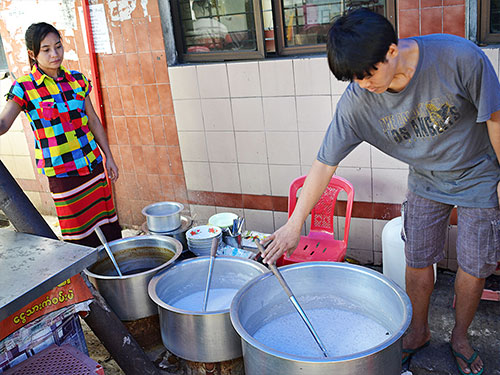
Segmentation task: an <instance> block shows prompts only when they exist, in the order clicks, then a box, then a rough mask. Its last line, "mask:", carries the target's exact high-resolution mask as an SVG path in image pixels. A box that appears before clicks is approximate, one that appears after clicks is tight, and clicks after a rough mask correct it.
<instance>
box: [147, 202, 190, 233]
mask: <svg viewBox="0 0 500 375" xmlns="http://www.w3.org/2000/svg"><path fill="white" fill-rule="evenodd" d="M183 209H184V205H183V204H181V203H177V202H158V203H153V204H150V205H149V206H146V207H144V208H143V209H142V214H143V215H144V216H146V222H147V224H148V229H149V230H150V231H152V232H156V233H164V232H170V231H173V230H176V229H177V228H179V227H180V226H181V225H182V220H181V211H182V210H183Z"/></svg>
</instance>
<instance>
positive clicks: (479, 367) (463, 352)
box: [450, 336, 484, 375]
mask: <svg viewBox="0 0 500 375" xmlns="http://www.w3.org/2000/svg"><path fill="white" fill-rule="evenodd" d="M455 341H456V342H454V340H453V336H452V341H451V342H450V347H451V351H452V353H453V356H454V357H455V361H456V362H457V367H458V370H459V371H460V373H461V374H463V375H467V374H475V375H480V374H482V373H483V371H484V368H483V361H482V360H481V358H480V357H479V355H478V354H477V352H476V351H475V350H474V349H472V347H471V346H470V344H469V342H468V341H467V340H465V341H460V342H459V341H458V340H455Z"/></svg>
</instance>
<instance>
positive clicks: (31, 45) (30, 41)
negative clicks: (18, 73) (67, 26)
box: [24, 22, 61, 67]
mask: <svg viewBox="0 0 500 375" xmlns="http://www.w3.org/2000/svg"><path fill="white" fill-rule="evenodd" d="M50 33H54V34H56V35H57V36H58V37H59V38H61V34H59V31H57V29H56V28H55V27H54V26H52V25H51V24H48V23H45V22H38V23H32V24H31V25H30V27H28V29H27V30H26V33H25V34H24V40H25V42H26V48H28V50H30V51H33V55H34V56H35V58H36V57H37V56H38V54H39V53H40V44H41V43H42V40H44V39H45V37H46V36H47V35H48V34H50ZM28 56H29V55H28ZM29 59H30V66H31V67H33V65H34V64H35V63H36V60H35V59H32V58H31V57H30V58H29Z"/></svg>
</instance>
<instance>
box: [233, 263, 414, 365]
mask: <svg viewBox="0 0 500 375" xmlns="http://www.w3.org/2000/svg"><path fill="white" fill-rule="evenodd" d="M280 271H281V272H282V274H283V277H284V278H285V280H286V281H287V282H288V284H289V285H290V288H291V289H292V291H293V292H294V294H295V296H296V298H297V300H298V301H299V303H300V304H301V305H302V307H303V308H304V310H305V312H306V314H308V315H309V318H310V319H311V322H312V323H313V326H314V327H315V329H316V331H317V333H318V336H319V337H320V339H321V336H322V332H323V333H324V332H325V331H329V330H330V328H334V327H331V326H328V324H330V323H325V322H326V320H324V321H322V320H321V319H316V320H313V319H312V318H314V317H315V316H314V314H313V313H318V312H320V314H324V316H325V317H326V316H327V313H328V311H336V312H335V314H337V312H340V310H342V311H343V312H342V313H343V314H344V313H345V314H350V316H357V317H358V319H360V318H361V320H360V323H361V322H363V321H364V320H363V319H364V318H365V317H366V318H367V319H369V320H370V321H373V322H377V324H379V325H380V326H381V327H383V328H382V329H384V331H385V330H386V332H384V331H382V333H381V335H380V336H377V340H378V341H376V342H377V343H378V344H376V346H373V347H368V348H365V349H364V350H362V351H359V352H352V353H348V354H346V353H344V354H343V355H341V356H339V355H336V353H337V354H338V353H340V352H341V351H342V350H345V348H348V347H349V346H347V345H346V343H347V342H348V340H350V341H351V342H354V343H355V344H356V345H357V343H358V341H356V340H358V339H361V340H363V339H364V337H365V334H366V335H370V334H372V332H371V331H370V330H367V331H366V332H365V331H363V329H361V332H358V333H360V336H358V337H357V338H355V337H351V336H350V335H354V332H355V331H357V330H358V331H359V327H361V326H363V325H362V324H357V321H356V320H351V321H350V322H346V321H343V322H342V323H340V322H339V323H340V324H338V326H337V328H338V334H336V335H328V337H324V336H323V339H322V341H323V342H324V343H325V346H326V349H327V351H328V354H329V356H328V358H325V357H324V356H322V353H321V351H320V350H319V348H317V346H316V344H315V342H314V340H312V338H311V337H309V336H307V335H308V334H309V332H308V331H307V329H306V328H305V325H303V324H302V321H301V320H300V318H299V317H298V315H297V312H296V311H295V310H294V308H293V306H292V304H291V303H290V301H289V299H288V297H287V295H286V294H285V292H284V291H283V289H282V287H281V286H280V284H279V283H278V281H277V279H276V278H275V277H274V276H273V275H272V274H269V273H267V274H265V275H261V276H258V277H256V278H255V279H253V280H252V281H250V282H249V283H248V284H246V285H245V286H244V287H243V288H241V289H240V290H239V291H238V293H237V294H236V296H235V297H234V298H233V302H232V305H231V313H230V315H231V321H232V323H233V326H234V328H235V329H236V331H237V332H238V334H239V335H240V336H241V341H242V346H243V358H244V362H245V374H246V375H261V374H266V375H271V374H276V375H282V374H287V375H295V374H301V375H316V374H317V375H324V374H335V375H353V374H363V375H382V374H383V375H399V374H400V372H401V356H402V348H401V346H402V335H403V333H404V332H405V331H406V329H407V328H408V325H409V324H410V320H411V315H412V310H411V304H410V300H409V298H408V296H407V295H406V293H405V292H404V291H403V290H402V289H401V288H399V287H398V286H397V285H396V284H395V283H393V282H392V281H390V280H389V279H387V278H385V277H384V276H383V275H382V274H380V273H378V272H376V271H373V270H371V269H368V268H365V267H361V266H355V265H352V264H347V263H335V262H308V263H300V264H294V265H289V266H285V267H281V268H280ZM325 311H326V312H325ZM287 314H290V315H287ZM291 314H296V315H297V317H295V316H292V315H291ZM286 316H290V317H292V318H294V319H296V320H297V324H296V325H286V326H284V327H281V328H280V329H279V330H280V331H279V332H277V335H278V334H279V335H282V334H283V335H284V336H283V337H286V339H283V340H282V341H281V343H286V344H285V346H286V345H291V347H293V346H297V347H300V345H302V344H303V343H304V342H305V341H310V343H311V344H310V346H308V348H311V349H312V350H315V353H317V354H314V355H309V356H305V355H298V354H289V353H287V352H284V351H283V350H277V349H275V348H273V347H270V346H268V345H265V344H263V343H262V342H261V341H265V340H268V338H269V337H272V338H274V337H275V336H273V335H267V336H261V339H260V340H261V341H259V340H257V339H255V338H254V336H256V337H259V336H258V333H259V332H262V331H259V330H261V329H263V327H264V328H265V327H273V324H275V323H276V324H277V322H279V319H283V317H286ZM317 317H318V316H317V315H316V318H317ZM320 317H321V316H320ZM362 317H363V318H362ZM274 327H279V326H278V325H276V326H274ZM299 330H300V333H302V332H305V336H300V334H299ZM302 330H304V331H302ZM332 332H333V331H332ZM332 336H335V337H332ZM299 337H303V338H302V339H300V338H299ZM304 338H305V339H307V340H305V339H304ZM331 340H333V342H334V343H335V346H337V345H338V347H339V348H341V350H340V351H337V352H335V351H333V350H332V347H331V346H329V345H327V344H328V341H330V342H332V341H331ZM281 343H280V344H281ZM268 344H269V343H268ZM278 346H279V345H278ZM289 348H290V346H289V347H287V349H289ZM329 348H330V349H329ZM281 349H283V348H281ZM290 351H291V350H290ZM301 353H302V352H301Z"/></svg>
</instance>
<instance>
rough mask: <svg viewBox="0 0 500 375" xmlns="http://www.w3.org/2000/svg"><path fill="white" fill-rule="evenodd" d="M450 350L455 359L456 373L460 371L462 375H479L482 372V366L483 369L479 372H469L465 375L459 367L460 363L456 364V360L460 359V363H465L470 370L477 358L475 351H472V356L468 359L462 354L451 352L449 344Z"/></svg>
mask: <svg viewBox="0 0 500 375" xmlns="http://www.w3.org/2000/svg"><path fill="white" fill-rule="evenodd" d="M450 349H451V352H452V353H453V356H454V357H455V362H456V363H457V367H458V371H460V374H462V375H481V374H482V373H483V372H484V366H483V368H482V369H481V370H480V371H479V372H472V370H471V372H469V373H468V374H467V373H466V372H464V371H463V370H462V367H460V363H458V358H460V359H461V360H462V361H464V362H465V363H467V367H468V368H470V365H472V363H473V362H474V361H475V360H476V358H477V357H478V354H477V352H476V351H475V350H474V353H472V355H471V356H470V357H469V358H467V357H465V356H464V355H463V354H461V353H459V352H456V351H455V350H453V347H452V346H451V344H450Z"/></svg>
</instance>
